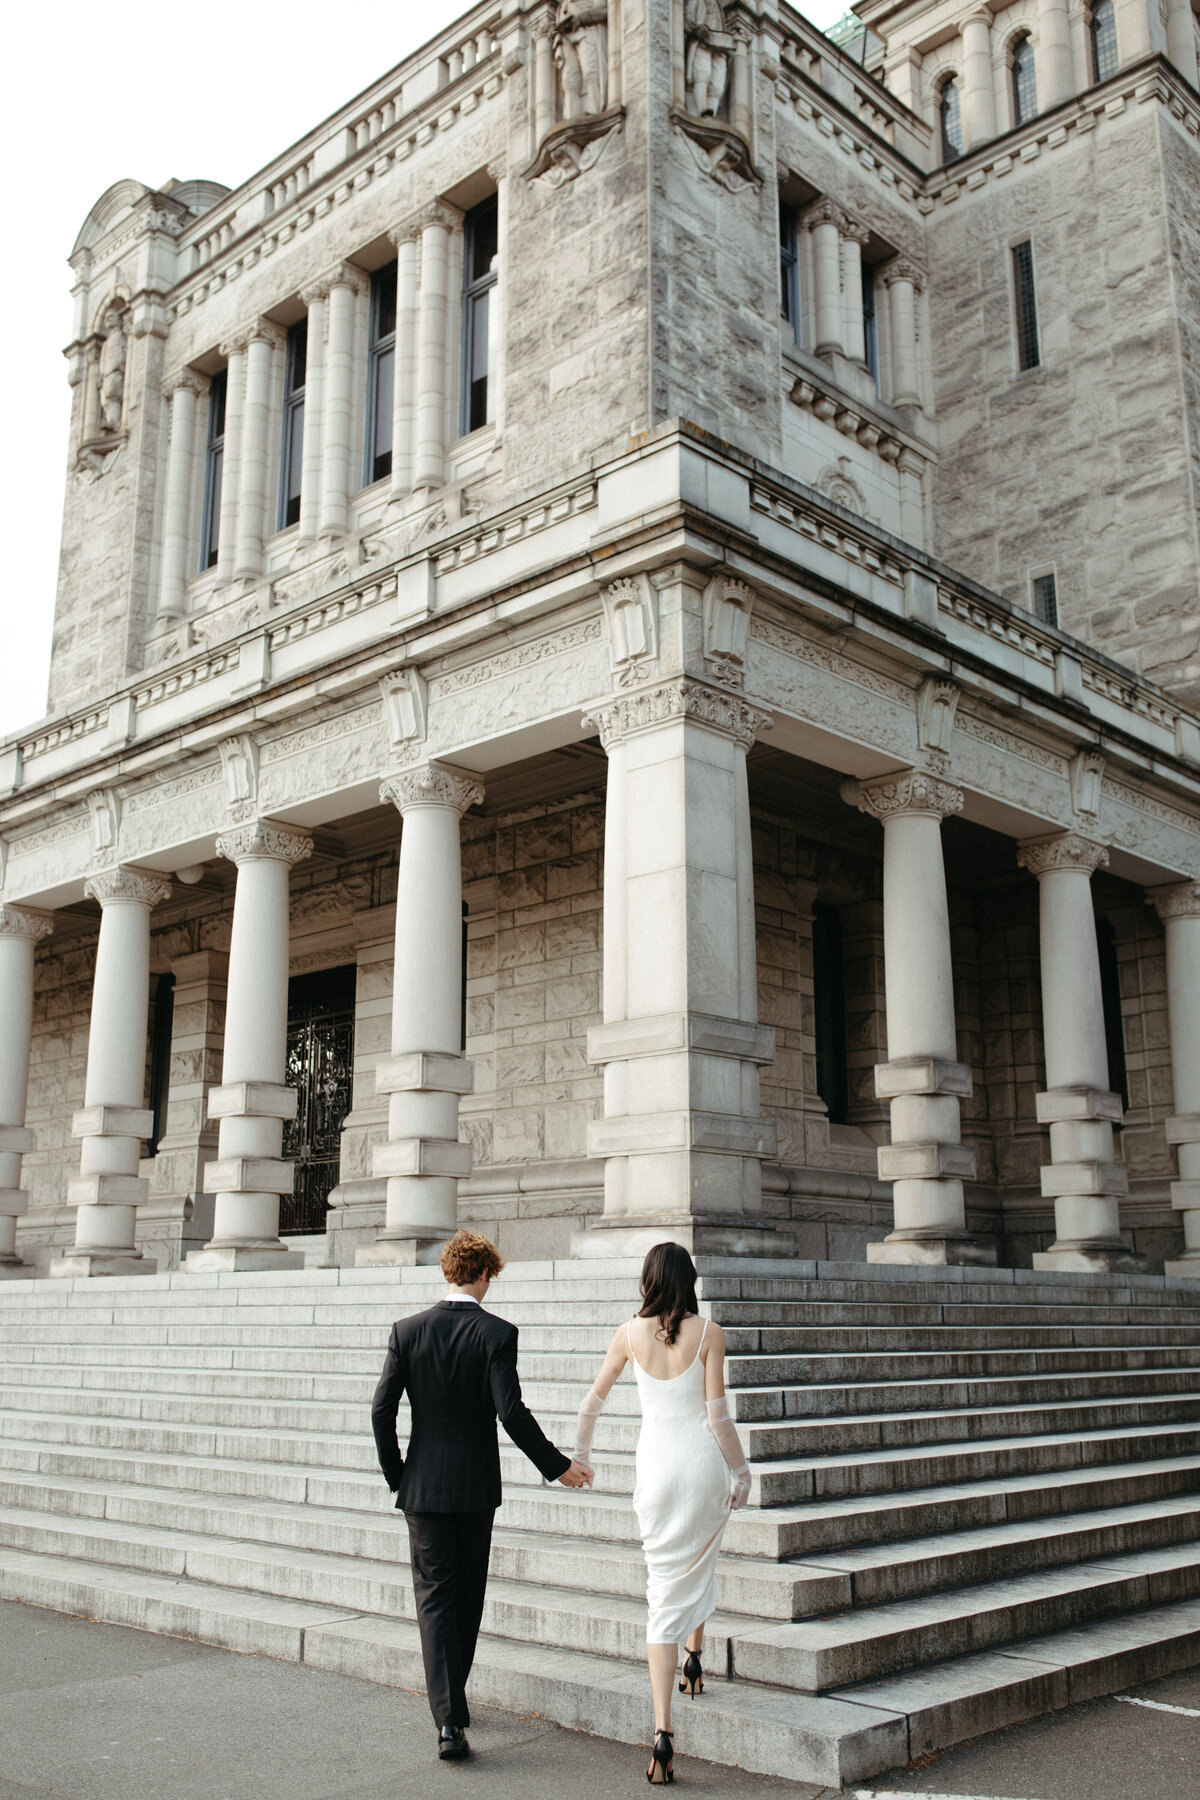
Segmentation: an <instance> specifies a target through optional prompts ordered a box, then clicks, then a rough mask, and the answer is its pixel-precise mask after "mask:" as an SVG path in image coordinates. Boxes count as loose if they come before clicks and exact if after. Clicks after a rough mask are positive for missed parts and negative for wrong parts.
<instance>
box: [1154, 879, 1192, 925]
mask: <svg viewBox="0 0 1200 1800" xmlns="http://www.w3.org/2000/svg"><path fill="white" fill-rule="evenodd" d="M1146 902H1147V905H1149V906H1152V907H1153V908H1154V910H1155V912H1156V913H1157V914H1158V916H1159V918H1160V919H1200V881H1177V882H1175V883H1173V885H1172V886H1170V887H1160V888H1151V889H1150V890H1149V892H1148V893H1147V895H1146Z"/></svg>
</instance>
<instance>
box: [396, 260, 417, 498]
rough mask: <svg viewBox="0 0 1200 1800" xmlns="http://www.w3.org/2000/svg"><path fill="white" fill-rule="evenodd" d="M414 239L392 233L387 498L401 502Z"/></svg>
mask: <svg viewBox="0 0 1200 1800" xmlns="http://www.w3.org/2000/svg"><path fill="white" fill-rule="evenodd" d="M418 237H419V233H418V231H417V229H416V227H415V226H412V225H409V226H406V227H405V228H404V229H403V230H402V231H399V232H397V234H396V239H395V243H396V349H395V367H394V374H393V382H392V484H391V497H392V499H393V500H402V499H403V498H404V496H405V495H406V494H407V493H409V492H410V490H411V488H412V484H413V454H414V450H415V443H414V438H415V426H416V374H417V322H418V319H419V317H420V305H419V291H418V288H417V267H418Z"/></svg>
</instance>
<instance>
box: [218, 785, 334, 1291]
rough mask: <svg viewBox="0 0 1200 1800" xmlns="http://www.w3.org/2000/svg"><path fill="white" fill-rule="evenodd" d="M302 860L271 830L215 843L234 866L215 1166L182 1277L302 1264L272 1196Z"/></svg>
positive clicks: (235, 833)
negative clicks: (297, 866) (196, 1245)
mask: <svg viewBox="0 0 1200 1800" xmlns="http://www.w3.org/2000/svg"><path fill="white" fill-rule="evenodd" d="M311 852H312V839H311V838H310V837H305V836H304V835H303V834H302V833H301V832H298V831H290V830H289V829H288V828H287V827H286V826H284V825H276V824H275V823H274V822H273V821H271V820H269V819H267V820H261V819H260V820H255V821H254V823H253V824H249V825H236V826H234V827H233V829H232V830H231V831H227V832H225V833H223V835H222V836H221V837H219V838H218V839H217V854H218V856H225V857H228V859H229V861H230V862H232V863H236V865H237V887H236V889H235V892H234V901H233V931H232V934H231V937H230V943H229V977H228V986H227V988H226V999H225V1049H224V1057H223V1060H222V1065H221V1085H220V1087H218V1088H213V1089H212V1090H211V1091H210V1093H209V1097H208V1114H209V1117H210V1118H211V1119H217V1120H219V1121H220V1137H219V1139H218V1143H217V1160H216V1162H211V1163H209V1164H208V1166H207V1167H206V1168H205V1171H204V1191H205V1193H206V1194H214V1195H215V1196H216V1201H215V1205H214V1208H213V1234H212V1237H211V1239H210V1240H209V1242H208V1243H207V1244H206V1245H205V1246H204V1248H203V1250H191V1251H189V1252H188V1259H187V1266H188V1268H189V1269H190V1270H192V1271H194V1272H196V1273H199V1274H205V1273H208V1272H211V1271H222V1272H228V1271H232V1270H239V1269H279V1268H293V1267H296V1268H299V1267H302V1266H303V1259H302V1258H301V1257H297V1256H296V1255H294V1254H293V1252H291V1251H289V1250H288V1249H287V1248H286V1247H285V1245H284V1244H283V1243H281V1241H280V1237H279V1196H280V1194H290V1193H291V1191H292V1181H293V1177H294V1173H295V1171H294V1168H293V1165H292V1164H291V1163H290V1162H284V1161H283V1158H282V1155H281V1151H282V1147H283V1122H284V1120H285V1119H294V1118H295V1116H296V1090H295V1089H294V1088H289V1087H287V1086H286V1085H285V1082H286V1076H287V1011H288V941H289V931H288V877H289V875H290V874H291V868H292V864H293V863H297V862H301V861H302V860H303V859H304V858H305V857H306V856H308V855H310V854H311Z"/></svg>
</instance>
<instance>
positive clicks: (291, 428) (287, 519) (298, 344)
mask: <svg viewBox="0 0 1200 1800" xmlns="http://www.w3.org/2000/svg"><path fill="white" fill-rule="evenodd" d="M307 363H308V320H307V319H301V320H300V321H299V323H298V324H295V325H293V326H292V327H291V329H290V330H289V332H288V334H287V356H286V358H285V361H284V372H283V448H282V452H281V454H280V458H279V530H280V531H282V530H284V528H285V527H286V526H288V525H294V524H295V523H296V521H297V520H298V519H299V517H300V476H301V472H302V470H303V467H304V381H305V374H306V369H307Z"/></svg>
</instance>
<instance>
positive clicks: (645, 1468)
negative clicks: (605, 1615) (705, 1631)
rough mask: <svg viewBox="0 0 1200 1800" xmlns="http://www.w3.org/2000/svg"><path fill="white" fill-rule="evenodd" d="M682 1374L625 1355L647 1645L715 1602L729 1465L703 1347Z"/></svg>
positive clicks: (692, 1623) (682, 1628)
mask: <svg viewBox="0 0 1200 1800" xmlns="http://www.w3.org/2000/svg"><path fill="white" fill-rule="evenodd" d="M707 1331H708V1321H707V1320H705V1322H704V1331H702V1332H701V1334H700V1345H699V1347H698V1348H697V1350H696V1355H695V1357H694V1359H693V1361H692V1362H691V1363H690V1364H689V1366H688V1367H687V1368H686V1369H685V1370H684V1371H683V1373H682V1374H681V1375H673V1376H671V1377H670V1378H669V1379H668V1380H666V1381H659V1380H657V1379H656V1378H655V1377H654V1376H653V1375H648V1374H647V1373H646V1371H645V1369H643V1367H642V1365H641V1363H640V1362H639V1361H638V1359H637V1357H636V1356H635V1355H634V1351H633V1332H632V1321H630V1324H629V1325H628V1326H627V1327H626V1341H627V1343H628V1345H629V1355H630V1359H631V1361H632V1363H633V1366H634V1370H635V1373H636V1375H637V1384H638V1396H639V1398H640V1400H641V1403H642V1429H641V1434H640V1436H639V1438H638V1446H637V1481H636V1485H635V1487H634V1490H633V1510H634V1511H635V1512H636V1514H637V1520H638V1525H639V1527H640V1529H641V1533H642V1548H643V1550H644V1551H645V1554H646V1600H647V1604H648V1606H649V1609H650V1610H649V1617H648V1618H647V1620H646V1642H647V1643H648V1644H682V1643H683V1642H684V1640H685V1638H687V1637H689V1636H690V1635H691V1633H692V1632H693V1631H695V1629H696V1627H697V1626H698V1625H703V1623H704V1621H705V1619H707V1618H708V1616H709V1614H710V1613H711V1612H713V1611H714V1609H715V1607H716V1603H717V1557H718V1556H719V1555H720V1551H721V1538H722V1536H723V1535H724V1532H725V1524H726V1521H727V1520H728V1518H729V1500H730V1494H731V1488H730V1481H729V1469H728V1467H727V1465H726V1462H725V1458H724V1457H723V1456H722V1454H721V1451H720V1448H719V1446H718V1444H717V1441H716V1439H715V1438H714V1437H713V1435H712V1433H711V1432H710V1431H709V1429H708V1413H707V1411H706V1409H705V1404H704V1364H703V1363H702V1362H701V1360H700V1350H701V1349H702V1348H703V1346H704V1338H705V1334H706V1333H707Z"/></svg>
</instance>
